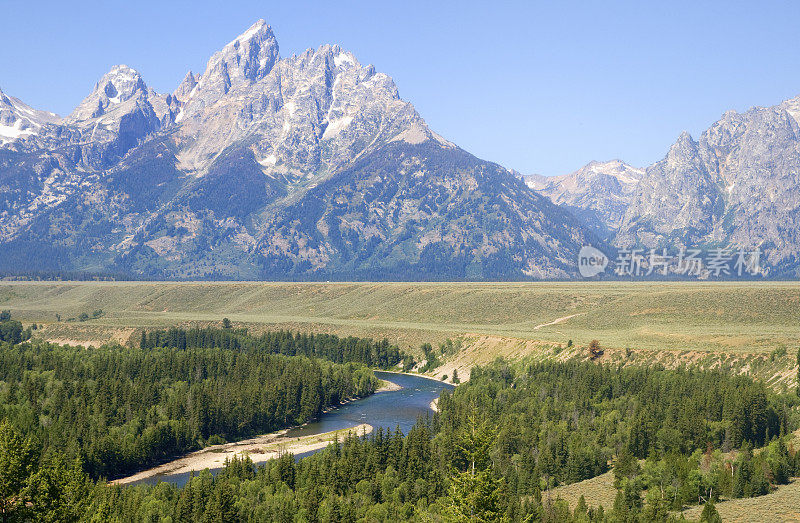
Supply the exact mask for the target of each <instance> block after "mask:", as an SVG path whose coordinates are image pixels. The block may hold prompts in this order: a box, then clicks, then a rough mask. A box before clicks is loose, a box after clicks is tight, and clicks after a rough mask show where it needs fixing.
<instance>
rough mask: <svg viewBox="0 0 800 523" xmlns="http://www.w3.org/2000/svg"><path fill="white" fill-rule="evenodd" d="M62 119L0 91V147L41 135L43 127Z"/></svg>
mask: <svg viewBox="0 0 800 523" xmlns="http://www.w3.org/2000/svg"><path fill="white" fill-rule="evenodd" d="M60 119H61V118H60V117H59V116H58V115H56V114H54V113H50V112H46V111H39V110H37V109H33V108H32V107H30V106H28V105H27V104H25V103H24V102H22V101H21V100H20V99H18V98H14V97H13V96H8V95H6V94H5V93H3V91H2V90H0V145H2V144H5V143H9V142H13V141H16V140H19V139H23V138H27V137H29V136H35V135H37V134H39V130H40V129H41V127H42V125H44V124H48V123H56V122H58V121H59V120H60Z"/></svg>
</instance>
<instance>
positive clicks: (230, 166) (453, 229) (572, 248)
mask: <svg viewBox="0 0 800 523" xmlns="http://www.w3.org/2000/svg"><path fill="white" fill-rule="evenodd" d="M7 100H12V101H13V103H12V102H7ZM0 103H3V105H0V118H2V120H0V124H3V125H6V127H10V128H12V129H18V131H17V132H16V134H15V135H13V136H8V133H7V134H5V135H3V136H6V138H4V139H3V140H4V142H3V144H2V146H0V189H1V191H0V270H2V271H11V272H36V271H51V270H86V271H97V272H103V271H112V272H127V273H130V274H132V275H139V276H144V277H153V278H225V279H245V278H268V279H350V278H356V279H393V278H397V279H422V278H434V279H487V278H492V279H495V278H500V279H502V278H526V277H530V278H562V277H570V276H572V275H574V274H575V257H576V255H577V251H578V250H579V249H580V247H581V246H582V245H583V244H585V243H595V244H597V243H599V241H598V240H597V239H596V238H595V236H594V234H593V233H592V231H590V230H589V229H588V228H586V227H585V226H584V225H582V224H581V222H580V221H579V220H577V219H576V218H575V217H573V215H572V214H571V213H570V212H568V211H566V210H564V209H562V208H560V207H558V206H556V205H554V204H552V203H551V202H550V201H549V200H547V199H546V198H544V197H542V196H541V195H539V194H537V193H536V192H534V191H532V190H530V189H529V188H528V187H526V186H525V185H524V184H523V183H522V182H521V181H519V180H518V179H517V178H516V177H515V176H514V175H513V174H511V173H510V172H509V171H507V170H506V169H504V168H502V167H501V166H498V165H496V164H492V163H489V162H485V161H482V160H480V159H478V158H475V157H474V156H472V155H470V154H469V153H467V152H465V151H463V150H462V149H460V148H458V147H457V146H455V145H454V144H452V143H450V142H448V141H447V140H445V139H443V138H442V137H440V136H438V135H437V134H436V133H434V132H433V131H431V130H430V129H429V128H428V126H427V125H426V123H425V121H424V120H423V119H422V118H421V117H420V115H419V114H418V113H417V112H416V110H415V109H414V107H413V106H412V105H411V104H410V103H408V102H406V101H404V100H402V99H401V98H400V96H399V94H398V91H397V88H396V86H395V85H394V82H393V81H392V79H391V78H389V77H388V76H386V75H385V74H383V73H379V72H377V71H376V70H375V68H374V67H372V66H362V65H361V64H360V63H359V62H358V60H357V59H356V58H355V56H353V55H352V54H351V53H349V52H347V51H345V50H343V49H341V48H339V47H338V46H335V45H333V46H332V45H324V46H322V47H320V48H318V49H309V50H308V51H306V52H304V53H302V54H301V55H299V56H291V57H288V58H281V56H280V53H279V48H278V43H277V41H276V39H275V36H274V34H273V32H272V30H271V28H270V27H269V26H268V25H267V24H266V23H265V22H264V21H259V22H257V23H256V24H254V25H253V26H252V27H250V28H249V29H248V30H247V31H246V32H245V33H243V34H242V35H240V36H239V37H237V38H236V39H235V40H233V41H232V42H230V43H229V44H227V45H226V46H225V47H224V48H223V49H222V50H220V51H219V52H217V53H215V54H214V55H213V56H212V57H211V58H210V59H209V61H208V64H207V67H206V70H205V71H204V72H203V73H202V74H200V75H196V74H194V73H192V72H189V73H188V74H187V75H186V78H185V79H184V81H183V82H182V83H181V84H180V85H179V86H178V87H177V89H175V91H174V92H173V93H170V94H167V95H164V94H159V93H157V92H155V91H154V90H152V89H151V88H149V87H148V86H147V85H146V83H145V82H144V80H143V79H142V78H141V76H140V75H139V74H138V72H136V71H135V70H134V69H132V68H130V67H127V66H116V67H114V68H112V69H111V71H109V72H108V73H107V74H106V75H104V76H103V78H101V79H100V81H99V82H98V83H97V84H96V85H95V87H94V89H93V90H92V92H91V94H89V96H87V97H86V98H85V99H84V100H83V102H81V104H80V105H79V106H78V107H77V108H76V109H75V110H74V111H73V112H72V114H70V115H69V116H67V117H65V118H63V119H61V118H57V117H55V116H54V115H46V113H38V112H36V113H33V112H31V113H30V114H29V113H27V112H26V108H27V107H26V106H24V104H21V102H19V101H16V100H15V99H9V98H7V97H4V96H3V97H2V99H0ZM7 106H10V107H11V109H7ZM30 111H32V110H30ZM21 113H25V114H26V115H27V116H24V118H27V119H26V120H25V121H23V123H21V124H17V123H16V122H18V121H19V118H21V117H22V116H21ZM6 114H12V115H13V116H12V117H8V116H6ZM41 114H45V116H42V115H41ZM34 116H35V117H34ZM12 118H13V119H12ZM4 122H5V123H4ZM6 127H0V130H3V129H6Z"/></svg>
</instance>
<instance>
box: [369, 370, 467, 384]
mask: <svg viewBox="0 0 800 523" xmlns="http://www.w3.org/2000/svg"><path fill="white" fill-rule="evenodd" d="M378 372H388V373H390V374H402V375H403V376H414V377H415V378H425V379H426V380H433V381H437V382H439V383H447V382H446V381H442V380H440V379H439V378H436V377H434V376H428V375H427V374H415V373H413V372H401V371H397V370H381V371H378ZM447 384H448V385H452V383H447Z"/></svg>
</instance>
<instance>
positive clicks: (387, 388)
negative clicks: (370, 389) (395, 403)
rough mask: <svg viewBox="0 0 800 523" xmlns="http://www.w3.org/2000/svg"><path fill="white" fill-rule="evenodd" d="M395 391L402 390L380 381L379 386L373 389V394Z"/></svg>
mask: <svg viewBox="0 0 800 523" xmlns="http://www.w3.org/2000/svg"><path fill="white" fill-rule="evenodd" d="M395 390H403V387H402V386H401V385H398V384H397V383H395V382H393V381H389V380H381V386H380V387H378V388H377V389H375V393H376V394H377V393H378V392H392V391H395Z"/></svg>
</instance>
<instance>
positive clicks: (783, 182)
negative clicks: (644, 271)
mask: <svg viewBox="0 0 800 523" xmlns="http://www.w3.org/2000/svg"><path fill="white" fill-rule="evenodd" d="M798 106H800V98H795V99H794V100H789V101H787V102H784V103H782V104H780V105H777V106H774V107H767V108H754V109H751V110H749V111H747V112H746V113H743V114H739V113H736V112H734V111H729V112H727V113H725V114H724V115H723V117H722V118H721V119H720V120H719V121H718V122H716V123H715V124H714V125H712V126H711V127H710V128H709V129H708V130H706V131H705V132H704V133H703V134H702V135H701V136H700V138H699V140H697V141H694V140H692V138H691V137H690V136H689V135H688V134H686V133H684V134H683V135H681V137H680V138H679V139H678V141H677V142H676V143H675V145H673V146H672V148H671V149H670V151H669V153H668V154H667V156H666V158H664V159H663V160H661V161H660V162H657V163H656V164H654V165H652V166H650V167H649V168H648V169H647V171H646V173H645V175H644V176H643V177H642V180H641V182H640V183H639V186H638V187H637V189H636V192H635V194H634V196H633V199H632V201H631V205H630V206H629V207H628V210H627V211H626V213H625V217H624V219H623V222H622V225H621V227H620V231H619V233H618V235H617V237H616V239H615V242H616V244H617V245H619V246H621V247H628V246H632V245H642V246H645V247H658V246H664V245H669V246H677V247H680V246H687V247H689V246H732V247H742V248H747V249H753V248H756V247H760V248H761V249H762V250H763V252H764V253H765V255H766V261H767V262H768V264H769V265H770V266H772V268H773V270H775V271H777V272H784V273H788V274H794V275H800V273H798V272H797V263H798V254H800V252H799V251H800V218H798V211H800V126H799V125H798V114H800V112H799V111H798Z"/></svg>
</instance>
